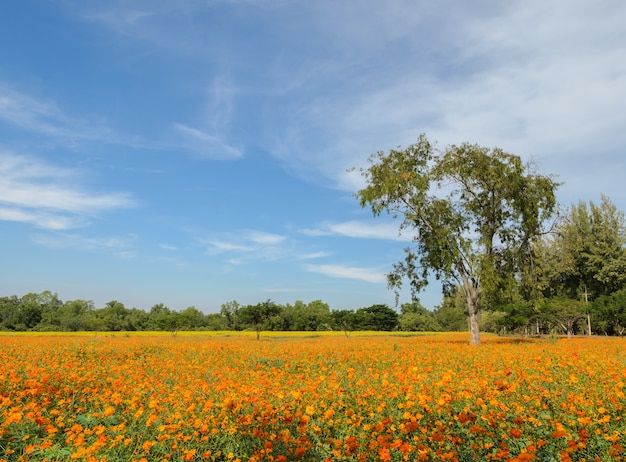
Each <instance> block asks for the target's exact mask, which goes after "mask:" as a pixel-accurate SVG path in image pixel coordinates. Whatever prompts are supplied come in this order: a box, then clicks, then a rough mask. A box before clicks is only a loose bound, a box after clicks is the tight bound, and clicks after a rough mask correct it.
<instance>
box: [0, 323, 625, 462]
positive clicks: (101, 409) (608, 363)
mask: <svg viewBox="0 0 626 462" xmlns="http://www.w3.org/2000/svg"><path fill="white" fill-rule="evenodd" d="M625 386H626V340H621V339H588V338H580V339H571V340H565V339H563V340H527V341H525V340H516V341H514V340H507V339H501V338H497V337H488V336H486V337H485V338H484V339H483V345H481V346H480V347H470V346H469V345H467V334H462V335H453V334H445V335H437V336H412V337H410V336H406V337H405V336H382V335H380V336H379V335H371V336H352V337H350V338H346V337H344V336H339V335H327V336H320V337H315V338H307V337H304V336H302V337H298V336H292V337H265V338H262V339H261V341H256V340H254V339H253V338H251V337H250V336H236V335H233V336H202V335H195V336H178V337H158V336H141V337H139V336H137V337H123V336H116V337H106V336H104V337H97V338H96V337H93V336H91V337H87V336H84V337H80V336H74V337H70V336H67V337H64V336H55V337H52V336H50V337H48V336H0V461H30V460H37V461H41V460H49V461H53V460H90V461H101V460H102V461H131V460H132V461H154V460H172V461H185V460H187V461H201V460H211V461H213V460H216V461H249V460H252V461H288V460H311V461H322V460H346V461H375V460H383V461H388V460H392V461H400V460H410V461H414V460H462V461H467V460H479V461H482V460H520V461H525V460H537V461H551V460H557V461H558V460H587V461H591V460H602V461H604V460H622V459H625V458H626V457H625V456H624V454H626V451H625V450H624V448H626V422H625V416H626V410H625V408H626V396H625V391H626V388H625Z"/></svg>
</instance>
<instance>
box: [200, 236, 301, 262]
mask: <svg viewBox="0 0 626 462" xmlns="http://www.w3.org/2000/svg"><path fill="white" fill-rule="evenodd" d="M197 240H198V242H199V243H200V244H201V245H202V246H204V247H205V248H206V250H207V253H208V254H209V255H219V254H226V255H228V257H229V260H231V263H233V264H242V263H245V262H248V261H251V260H277V259H281V258H285V257H286V256H287V255H290V250H289V248H287V247H286V246H284V245H283V244H285V243H286V242H287V237H286V236H284V235H281V234H275V233H267V232H264V231H258V230H244V231H241V232H239V233H229V234H228V235H224V236H222V237H219V238H212V237H209V238H206V237H200V238H197Z"/></svg>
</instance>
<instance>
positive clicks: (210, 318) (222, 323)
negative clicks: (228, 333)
mask: <svg viewBox="0 0 626 462" xmlns="http://www.w3.org/2000/svg"><path fill="white" fill-rule="evenodd" d="M205 323H206V327H207V330H232V329H230V328H229V327H228V326H227V325H226V320H225V318H224V317H223V316H222V315H221V314H220V313H209V314H207V315H206V316H205Z"/></svg>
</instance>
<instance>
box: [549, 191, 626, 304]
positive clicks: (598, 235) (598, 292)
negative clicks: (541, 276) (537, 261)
mask: <svg viewBox="0 0 626 462" xmlns="http://www.w3.org/2000/svg"><path fill="white" fill-rule="evenodd" d="M543 251H544V254H545V258H546V259H547V260H548V264H547V265H546V266H547V267H548V268H547V269H546V273H547V274H546V276H547V278H548V284H546V285H547V286H548V290H547V294H546V295H547V297H553V296H560V297H567V298H570V299H574V300H583V299H584V298H586V299H587V300H593V299H595V298H596V297H599V296H602V295H609V294H611V293H613V292H617V291H619V290H621V289H623V288H625V287H626V221H625V218H624V212H622V211H619V210H617V208H616V207H615V205H614V204H613V203H612V202H611V201H610V199H609V198H608V197H606V196H602V200H601V203H600V205H595V204H594V203H593V202H589V204H587V203H586V202H580V203H578V205H572V206H571V207H570V208H569V210H568V211H567V213H566V214H565V215H564V216H563V217H562V219H561V220H560V221H559V223H558V225H557V227H556V230H555V233H554V234H553V236H552V238H551V239H550V240H548V241H547V242H546V243H545V244H544V248H543Z"/></svg>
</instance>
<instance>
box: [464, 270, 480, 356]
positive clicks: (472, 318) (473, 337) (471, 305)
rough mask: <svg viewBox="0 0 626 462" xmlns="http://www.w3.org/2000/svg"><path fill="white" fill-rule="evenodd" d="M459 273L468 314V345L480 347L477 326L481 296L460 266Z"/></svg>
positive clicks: (478, 288)
mask: <svg viewBox="0 0 626 462" xmlns="http://www.w3.org/2000/svg"><path fill="white" fill-rule="evenodd" d="M459 273H460V275H461V279H462V280H463V289H464V291H465V300H466V302H467V311H468V313H469V328H470V345H480V327H479V325H478V313H479V312H480V296H481V291H480V287H478V284H477V283H475V281H474V280H471V279H470V277H469V275H468V274H467V273H466V272H465V271H463V270H462V269H461V265H459Z"/></svg>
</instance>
